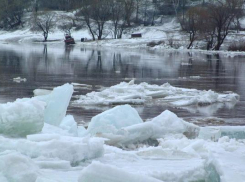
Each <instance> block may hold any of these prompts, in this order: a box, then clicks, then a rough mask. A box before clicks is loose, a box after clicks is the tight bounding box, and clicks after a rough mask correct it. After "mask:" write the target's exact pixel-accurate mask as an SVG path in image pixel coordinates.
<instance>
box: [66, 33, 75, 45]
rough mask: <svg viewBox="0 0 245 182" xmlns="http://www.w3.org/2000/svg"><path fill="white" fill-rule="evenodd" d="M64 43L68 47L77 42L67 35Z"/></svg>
mask: <svg viewBox="0 0 245 182" xmlns="http://www.w3.org/2000/svg"><path fill="white" fill-rule="evenodd" d="M64 42H65V44H66V45H70V44H75V40H74V38H73V37H72V36H71V35H70V34H66V35H65V40H64Z"/></svg>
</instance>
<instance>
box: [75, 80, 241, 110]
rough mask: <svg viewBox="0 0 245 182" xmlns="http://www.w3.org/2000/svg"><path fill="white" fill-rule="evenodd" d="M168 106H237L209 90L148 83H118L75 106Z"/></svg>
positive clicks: (230, 98) (233, 99)
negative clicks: (149, 104)
mask: <svg viewBox="0 0 245 182" xmlns="http://www.w3.org/2000/svg"><path fill="white" fill-rule="evenodd" d="M153 99H154V100H155V101H157V103H156V104H170V105H172V106H189V105H199V106H202V105H208V104H213V103H224V102H237V101H238V100H239V95H238V94H236V93H216V92H214V91H212V90H208V91H206V90H203V91H202V90H196V89H186V88H178V87H173V86H171V85H170V84H168V83H165V84H163V85H160V86H159V85H150V84H148V83H145V82H143V83H140V84H134V81H130V82H129V83H126V82H121V83H120V84H118V85H115V86H112V87H109V88H107V89H105V90H103V91H101V92H91V93H88V94H86V95H81V96H80V98H79V99H78V100H76V101H75V102H74V105H77V106H79V105H80V106H82V107H84V106H86V105H119V104H148V102H149V101H153Z"/></svg>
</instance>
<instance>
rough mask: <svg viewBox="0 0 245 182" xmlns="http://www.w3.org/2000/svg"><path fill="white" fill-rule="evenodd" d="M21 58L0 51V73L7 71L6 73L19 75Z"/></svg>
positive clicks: (11, 53)
mask: <svg viewBox="0 0 245 182" xmlns="http://www.w3.org/2000/svg"><path fill="white" fill-rule="evenodd" d="M22 58H23V56H22V55H18V54H17V53H15V52H13V51H9V50H7V51H6V50H4V51H0V70H1V72H3V71H6V70H2V69H7V70H8V72H14V73H21V70H20V69H19V68H20V63H21V60H22ZM1 65H2V66H1Z"/></svg>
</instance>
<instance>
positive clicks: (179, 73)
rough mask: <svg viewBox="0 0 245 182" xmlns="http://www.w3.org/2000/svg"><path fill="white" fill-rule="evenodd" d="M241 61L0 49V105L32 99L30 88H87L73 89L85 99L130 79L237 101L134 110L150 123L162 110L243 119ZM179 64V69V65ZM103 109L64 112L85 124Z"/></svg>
mask: <svg viewBox="0 0 245 182" xmlns="http://www.w3.org/2000/svg"><path fill="white" fill-rule="evenodd" d="M243 59H244V57H241V56H237V57H234V58H229V57H225V56H223V55H219V54H203V53H195V52H192V53H190V52H177V51H162V52H157V53H156V52H154V51H147V50H128V49H110V50H108V49H103V48H100V49H92V48H86V47H77V46H66V47H64V46H63V45H57V44H53V45H52V44H50V45H45V44H44V45H21V46H20V45H1V46H0V77H1V79H0V102H7V101H13V100H15V99H16V98H20V97H30V96H32V95H33V94H32V91H33V90H34V89H36V88H45V89H51V88H53V87H55V86H58V85H62V84H64V83H67V82H69V83H71V82H75V83H83V84H89V85H92V88H91V89H81V88H76V90H75V95H81V94H86V93H88V92H91V91H94V90H95V91H96V90H99V89H100V88H101V87H108V86H112V85H115V84H118V83H120V82H121V81H129V80H131V79H135V80H136V83H140V82H143V81H145V82H148V83H150V84H158V85H161V84H163V83H166V82H169V83H170V84H171V85H173V86H178V87H185V88H196V89H200V90H209V89H212V90H214V91H217V92H223V91H234V92H236V93H238V94H239V95H241V102H239V103H238V104H237V105H236V106H234V105H232V106H224V105H220V104H217V105H212V106H210V107H205V108H201V109H200V108H170V107H169V106H167V105H161V106H159V105H151V106H137V107H136V108H137V109H138V111H139V112H140V115H141V116H142V117H143V118H144V119H147V118H151V117H154V116H156V115H158V114H160V113H161V112H162V111H163V110H165V109H169V110H172V111H174V112H175V113H176V114H177V115H179V116H180V117H185V118H191V117H203V116H205V117H206V116H215V117H221V118H240V119H239V120H240V121H241V122H244V123H245V121H243V118H245V117H244V116H245V114H244V110H245V103H244V98H245V95H244V92H243V91H244V89H245V80H244V78H245V77H244V76H245V75H244V74H245V72H244V70H245V63H244V62H243ZM183 63H185V64H183ZM19 76H20V77H22V78H27V82H26V83H20V84H18V83H14V82H13V81H12V79H13V78H15V77H19ZM103 109H108V108H100V107H98V108H92V109H91V108H90V109H89V108H87V109H80V108H73V107H70V108H69V113H71V114H74V115H75V117H76V118H77V120H85V121H87V120H89V119H90V118H91V117H92V116H94V115H96V114H97V113H100V112H101V110H103Z"/></svg>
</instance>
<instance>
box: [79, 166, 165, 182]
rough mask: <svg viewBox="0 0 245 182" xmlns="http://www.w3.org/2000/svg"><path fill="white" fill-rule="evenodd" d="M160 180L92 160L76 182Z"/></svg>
mask: <svg viewBox="0 0 245 182" xmlns="http://www.w3.org/2000/svg"><path fill="white" fill-rule="evenodd" d="M95 181H96V182H99V181H101V182H102V181H103V182H136V181H140V182H161V181H160V180H158V179H155V178H153V177H150V176H146V175H142V174H137V173H130V172H128V171H126V170H124V169H120V168H118V167H116V166H112V165H107V164H102V163H100V162H93V163H92V164H91V165H89V166H88V167H86V168H85V169H84V170H83V171H82V173H81V175H80V177H79V179H78V182H95Z"/></svg>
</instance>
